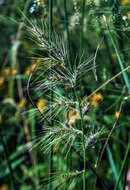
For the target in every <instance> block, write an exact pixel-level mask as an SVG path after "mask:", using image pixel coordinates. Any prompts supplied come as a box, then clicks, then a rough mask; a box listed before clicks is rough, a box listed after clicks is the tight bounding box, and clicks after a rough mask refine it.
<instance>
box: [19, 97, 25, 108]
mask: <svg viewBox="0 0 130 190" xmlns="http://www.w3.org/2000/svg"><path fill="white" fill-rule="evenodd" d="M25 104H26V98H22V99H21V100H20V102H19V103H18V104H17V107H18V108H19V109H20V108H23V107H24V105H25Z"/></svg>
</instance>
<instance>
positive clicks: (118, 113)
mask: <svg viewBox="0 0 130 190" xmlns="http://www.w3.org/2000/svg"><path fill="white" fill-rule="evenodd" d="M119 117H120V112H119V111H116V113H115V115H114V118H116V119H118V118H119Z"/></svg>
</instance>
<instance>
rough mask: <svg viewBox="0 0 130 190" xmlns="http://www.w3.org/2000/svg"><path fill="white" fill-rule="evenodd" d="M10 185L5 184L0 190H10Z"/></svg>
mask: <svg viewBox="0 0 130 190" xmlns="http://www.w3.org/2000/svg"><path fill="white" fill-rule="evenodd" d="M8 189H9V188H8V185H6V184H4V185H2V186H1V187H0V190H8Z"/></svg>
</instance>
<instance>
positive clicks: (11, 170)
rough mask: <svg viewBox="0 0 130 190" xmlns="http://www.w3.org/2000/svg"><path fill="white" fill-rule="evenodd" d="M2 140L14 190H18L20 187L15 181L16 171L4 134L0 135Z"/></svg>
mask: <svg viewBox="0 0 130 190" xmlns="http://www.w3.org/2000/svg"><path fill="white" fill-rule="evenodd" d="M0 140H1V144H2V146H3V149H4V153H5V158H6V161H7V165H8V168H9V171H10V178H11V184H12V187H13V190H17V189H18V188H17V186H16V183H15V179H14V172H13V169H12V165H11V161H10V159H9V154H8V148H7V145H6V142H5V140H4V137H2V136H0Z"/></svg>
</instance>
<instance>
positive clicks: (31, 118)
mask: <svg viewBox="0 0 130 190" xmlns="http://www.w3.org/2000/svg"><path fill="white" fill-rule="evenodd" d="M29 121H30V126H31V137H32V139H34V138H35V131H36V123H35V113H34V111H33V110H31V111H30V112H29ZM32 151H33V166H34V175H35V178H33V179H34V183H35V188H36V190H38V189H39V187H38V186H39V176H38V170H37V163H38V162H37V150H35V149H33V150H32Z"/></svg>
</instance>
